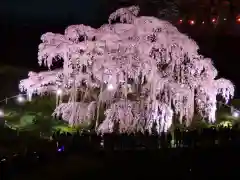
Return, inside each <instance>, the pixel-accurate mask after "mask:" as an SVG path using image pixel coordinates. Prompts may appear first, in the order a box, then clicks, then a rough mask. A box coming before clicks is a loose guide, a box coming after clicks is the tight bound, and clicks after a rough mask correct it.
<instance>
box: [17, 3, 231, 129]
mask: <svg viewBox="0 0 240 180" xmlns="http://www.w3.org/2000/svg"><path fill="white" fill-rule="evenodd" d="M138 13H139V8H138V7H136V6H131V7H128V8H121V9H118V10H116V11H115V12H114V13H112V14H111V15H110V16H109V20H108V24H104V25H102V26H101V27H100V28H98V29H94V28H92V27H90V26H86V25H82V24H80V25H72V26H69V27H67V28H66V30H65V32H64V34H55V33H51V32H48V33H46V34H43V35H42V37H41V40H42V43H41V44H40V45H39V53H38V62H39V64H40V65H45V66H47V67H48V68H49V71H46V72H39V73H34V72H31V73H29V78H27V79H24V80H22V81H21V82H20V89H21V91H24V92H26V93H27V94H28V97H29V99H31V97H32V95H34V94H36V95H44V94H46V93H51V92H53V91H57V92H59V91H60V92H61V93H56V96H57V103H56V104H57V106H56V109H55V111H54V112H53V115H54V116H61V117H62V119H63V120H65V121H67V122H68V123H69V124H70V125H72V126H77V125H79V124H81V123H88V124H89V125H90V124H95V127H96V131H98V132H101V133H106V132H113V131H118V132H120V133H125V132H127V133H129V132H136V131H145V130H148V131H149V132H150V133H151V132H152V131H153V130H154V131H157V132H159V133H160V132H163V131H164V132H166V131H167V130H168V129H169V128H170V126H171V125H172V123H173V119H177V120H178V121H179V122H180V123H184V124H186V125H187V126H188V125H190V124H191V122H192V119H193V116H194V114H199V115H201V116H202V118H203V119H206V120H208V121H209V122H215V112H216V97H217V96H218V95H220V96H222V98H223V99H224V100H225V101H226V102H228V100H229V99H230V98H231V97H232V96H233V95H234V86H233V84H232V83H231V82H230V81H229V80H226V79H216V77H217V70H216V69H215V68H214V66H213V64H212V61H211V59H209V58H205V57H203V56H202V55H200V54H199V53H198V46H197V44H196V43H195V42H194V41H193V40H192V39H190V38H189V37H188V36H186V35H184V34H182V33H180V32H179V31H178V30H177V28H176V27H174V26H173V25H172V24H170V23H169V22H167V21H163V20H160V19H157V18H155V17H146V16H141V17H138ZM60 60H62V61H63V67H62V68H61V69H57V70H54V69H51V67H52V65H53V63H54V62H55V61H60ZM63 97H64V98H63Z"/></svg>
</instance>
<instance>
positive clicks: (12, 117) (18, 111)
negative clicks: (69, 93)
mask: <svg viewBox="0 0 240 180" xmlns="http://www.w3.org/2000/svg"><path fill="white" fill-rule="evenodd" d="M54 108H55V100H54V98H52V97H50V96H46V97H37V98H34V100H33V101H31V102H25V103H17V102H15V101H14V100H11V101H9V102H8V103H7V104H4V106H3V110H4V114H5V117H4V119H5V124H6V126H8V127H9V128H11V129H15V130H20V131H30V132H32V133H33V134H36V135H40V134H41V136H43V137H45V136H46V137H49V136H50V135H51V134H52V132H53V131H56V130H60V131H63V132H73V131H75V129H74V128H71V127H69V126H68V124H67V123H65V122H64V121H62V120H59V119H54V118H53V117H52V116H51V115H52V112H53V110H54Z"/></svg>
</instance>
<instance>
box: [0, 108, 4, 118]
mask: <svg viewBox="0 0 240 180" xmlns="http://www.w3.org/2000/svg"><path fill="white" fill-rule="evenodd" d="M1 117H4V111H3V110H2V109H0V118H1Z"/></svg>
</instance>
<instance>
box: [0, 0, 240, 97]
mask: <svg viewBox="0 0 240 180" xmlns="http://www.w3.org/2000/svg"><path fill="white" fill-rule="evenodd" d="M112 1H114V0H112ZM117 7H119V4H118V5H116V4H115V5H114V6H112V5H110V4H109V3H107V0H85V1H84V0H64V1H63V0H1V1H0V34H1V41H0V57H1V61H0V63H1V64H8V65H12V66H15V67H28V68H31V69H33V70H37V69H38V64H37V50H38V49H37V48H38V44H39V43H40V36H41V34H43V33H45V32H57V33H62V32H63V31H64V29H65V28H66V27H67V26H68V25H72V24H87V25H90V26H93V27H98V26H100V25H101V24H103V23H106V22H107V17H108V14H109V13H110V12H111V11H112V10H114V9H116V8H117ZM150 11H151V9H150ZM233 28H235V29H236V28H239V27H233ZM198 31H199V29H198ZM184 32H186V33H187V34H189V35H190V36H191V37H193V38H194V39H195V40H197V42H198V43H199V45H200V49H201V53H203V54H204V55H206V56H208V57H211V58H213V60H214V63H215V66H216V67H217V69H218V70H219V72H220V76H224V77H225V78H228V79H230V80H232V81H233V82H234V83H235V84H236V86H237V89H240V81H239V78H240V76H239V75H240V71H239V68H238V61H239V57H240V53H239V52H240V51H239V49H240V46H239V40H240V38H239V36H238V35H224V36H223V35H221V36H220V35H219V34H214V33H212V34H211V35H206V33H205V32H200V33H199V32H198V33H197V34H196V33H195V31H194V29H191V30H190V27H188V28H185V30H184ZM239 32H240V29H239ZM239 34H240V33H239ZM239 94H240V93H239V92H238V93H236V95H237V96H239Z"/></svg>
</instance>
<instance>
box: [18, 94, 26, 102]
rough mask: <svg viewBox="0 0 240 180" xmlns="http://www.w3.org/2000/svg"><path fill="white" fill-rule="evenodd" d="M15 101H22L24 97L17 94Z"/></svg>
mask: <svg viewBox="0 0 240 180" xmlns="http://www.w3.org/2000/svg"><path fill="white" fill-rule="evenodd" d="M17 101H18V102H19V103H23V102H24V101H25V98H24V97H23V96H22V95H19V96H18V97H17Z"/></svg>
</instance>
